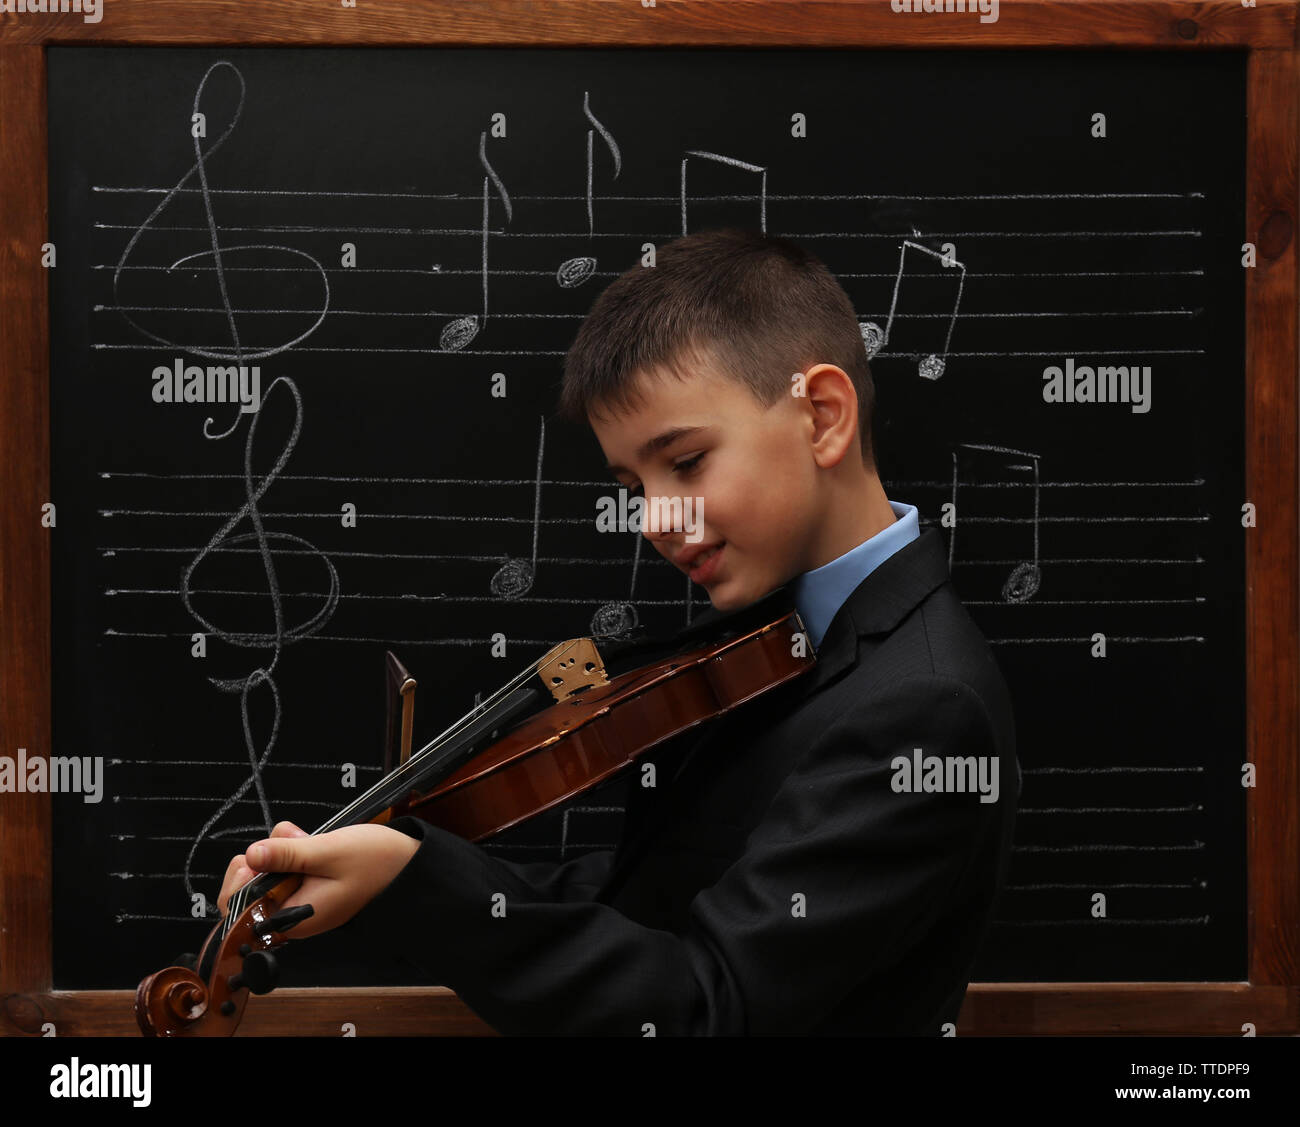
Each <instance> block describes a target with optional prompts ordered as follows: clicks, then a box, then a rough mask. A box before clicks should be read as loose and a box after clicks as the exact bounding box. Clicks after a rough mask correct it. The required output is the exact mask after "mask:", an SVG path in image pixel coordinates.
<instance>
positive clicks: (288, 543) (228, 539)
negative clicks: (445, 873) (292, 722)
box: [180, 376, 339, 915]
mask: <svg viewBox="0 0 1300 1127" xmlns="http://www.w3.org/2000/svg"><path fill="white" fill-rule="evenodd" d="M281 386H283V387H284V388H285V390H286V391H288V392H289V393H290V394H291V395H292V396H293V401H294V420H293V431H292V433H291V434H290V435H289V438H288V440H287V441H286V442H285V444H284V447H283V449H282V450H281V451H280V454H279V457H278V458H276V461H275V464H274V465H273V466H272V467H271V469H269V470H268V471H267V472H266V473H265V474H264V475H263V476H262V478H261V479H260V481H258V482H257V484H256V485H254V481H253V445H254V442H255V441H256V438H257V429H258V425H259V423H260V422H261V420H262V417H263V412H262V410H260V409H259V410H258V411H256V412H254V413H253V416H252V419H253V421H252V423H251V424H250V425H249V428H248V437H247V439H245V442H244V495H245V497H246V500H245V502H244V504H243V505H241V506H240V507H239V508H238V509H237V510H236V511H235V512H234V513H233V514H231V516H230V518H229V519H228V520H227V521H226V522H225V523H224V524H223V525H222V526H221V527H220V528H219V529H218V530H217V532H216V533H215V535H213V537H212V539H211V540H209V541H208V543H207V544H206V545H205V546H204V547H203V548H202V549H201V550H200V551H199V553H198V554H197V555H196V556H195V557H194V558H193V559H192V560H190V562H189V564H188V566H187V567H186V568H185V570H184V571H183V572H182V573H181V585H180V593H181V599H182V601H183V602H184V603H185V609H186V610H188V611H189V612H190V615H191V616H192V617H193V618H194V620H195V621H196V622H197V623H198V624H199V625H200V626H202V627H203V629H204V631H205V632H206V633H207V634H208V635H209V636H211V637H215V638H220V639H222V640H223V641H225V642H228V643H229V644H230V645H233V646H242V647H246V648H252V649H269V650H270V651H271V660H270V661H269V663H266V664H264V665H261V666H259V667H258V668H256V669H254V670H253V671H252V672H251V673H250V674H248V676H247V677H234V678H222V677H208V682H209V683H210V684H211V685H212V686H213V687H214V688H216V689H217V690H218V691H220V692H224V693H238V694H239V709H240V717H241V720H242V728H243V733H244V744H245V748H246V750H247V753H248V764H249V774H248V777H247V778H245V779H244V781H243V782H242V783H241V784H240V785H239V787H238V788H237V789H236V790H235V791H234V792H232V793H231V794H230V795H229V797H227V798H226V800H225V801H224V802H223V803H222V804H221V806H220V808H219V809H218V810H217V811H216V813H214V814H213V815H212V817H211V818H209V819H208V820H207V822H205V823H204V825H203V828H202V829H201V830H200V831H199V833H198V836H197V837H195V839H194V841H193V842H192V844H191V845H190V851H189V854H188V856H187V857H186V858H185V873H184V877H185V888H186V891H187V892H188V893H189V894H190V895H193V894H194V888H193V885H192V883H191V879H190V876H191V872H192V865H193V862H194V855H195V854H196V853H197V852H198V849H199V846H200V845H201V844H202V843H203V841H204V839H205V838H207V837H208V836H209V835H211V836H217V835H215V834H212V829H213V827H214V826H215V825H216V824H217V822H218V821H220V820H221V818H223V817H224V816H225V815H226V813H227V812H228V811H229V810H230V809H231V808H232V807H233V806H234V805H235V804H236V803H237V802H239V801H240V800H241V799H242V798H243V796H244V795H245V794H246V793H247V792H248V791H249V789H250V788H256V790H257V800H258V804H259V805H260V807H261V812H262V820H263V823H264V825H265V829H266V833H267V835H269V834H270V832H271V829H272V827H273V826H274V820H273V819H272V817H271V807H270V803H269V801H268V800H267V796H266V790H265V788H264V787H263V785H262V770H263V768H264V767H265V766H266V762H267V760H268V759H269V758H270V755H271V752H272V750H273V749H274V747H275V741H276V738H277V736H278V735H279V731H280V718H281V708H280V694H279V691H278V689H277V688H276V684H275V679H274V676H273V674H274V673H275V667H276V665H277V664H278V663H279V661H280V652H281V650H282V649H283V648H284V647H285V646H286V645H289V644H292V643H293V642H298V641H301V640H302V639H304V638H306V637H309V636H310V635H312V634H314V633H316V632H317V631H319V630H320V629H321V628H322V627H323V626H324V625H325V623H326V622H328V621H329V619H330V617H331V616H332V615H333V614H334V610H335V608H336V607H337V606H338V601H339V577H338V572H337V571H335V569H334V564H333V562H332V561H331V560H330V559H329V557H328V556H326V555H325V554H324V553H323V552H321V551H319V550H318V549H317V548H316V546H315V545H314V544H311V543H310V542H308V541H307V540H304V539H303V538H302V537H301V536H295V535H293V534H291V533H288V532H273V531H268V530H267V529H266V528H265V526H264V524H263V521H262V515H261V513H260V511H259V509H258V504H257V503H258V501H260V500H261V499H262V496H263V494H265V493H266V491H267V489H268V488H269V487H270V485H271V483H272V482H273V481H274V480H275V479H276V478H277V477H278V476H279V474H280V472H281V471H282V470H283V469H284V467H285V464H286V463H287V462H288V461H289V457H290V455H291V454H292V453H293V449H294V447H295V446H296V445H297V443H298V436H299V434H300V433H301V431H302V417H303V412H302V396H301V394H300V393H299V391H298V388H297V385H296V384H295V383H294V382H293V380H291V379H289V377H287V376H280V377H278V378H277V379H276V380H275V381H273V382H272V384H271V386H270V387H269V388H268V389H267V392H266V395H265V396H264V397H263V400H262V406H263V407H265V405H266V402H267V400H269V399H270V398H271V397H272V396H273V395H274V394H275V390H276V388H278V387H281ZM245 519H247V520H248V522H249V523H250V524H251V525H252V528H253V531H252V532H245V533H241V534H239V535H232V533H233V531H234V529H235V528H236V527H237V526H238V525H239V523H240V522H241V521H243V520H245ZM275 543H279V544H282V545H284V546H285V547H286V548H290V549H293V550H295V551H296V552H297V554H299V555H301V554H302V553H301V549H304V548H305V549H306V550H307V552H308V553H309V554H310V555H313V556H314V557H315V558H316V559H318V560H320V561H321V563H323V564H324V567H325V574H326V577H327V579H328V591H327V592H326V593H325V594H324V595H322V596H321V605H320V608H319V609H318V610H317V611H316V613H315V614H313V615H312V616H311V617H310V618H306V619H304V620H303V621H302V622H300V623H298V624H296V625H293V624H289V623H287V622H286V621H285V612H284V607H283V603H282V598H281V591H280V580H279V576H278V574H277V572H276V567H275V559H274V554H273V550H272V545H273V544H275ZM241 544H256V545H257V551H258V557H259V561H260V563H261V566H262V570H263V572H264V573H265V577H266V596H267V598H268V599H269V601H270V609H271V612H272V618H273V622H274V627H273V629H271V630H268V631H247V630H243V631H240V630H228V629H224V628H222V627H221V626H219V625H218V624H217V623H215V622H212V621H211V620H209V619H208V618H206V617H205V616H204V615H202V614H200V613H199V611H198V610H197V609H196V608H195V606H194V599H193V595H194V586H193V585H194V573H195V571H196V570H198V568H199V567H200V566H202V564H203V563H204V561H205V560H207V559H208V558H209V557H210V556H212V554H213V553H215V552H220V551H225V550H227V549H233V548H236V547H238V546H239V545H241ZM223 575H228V569H227V571H226V572H223ZM227 582H228V578H227ZM262 687H265V688H266V689H267V691H268V692H269V693H270V697H271V732H270V735H269V736H268V737H267V740H266V743H265V745H264V746H263V747H262V748H261V750H260V752H259V750H258V748H257V746H256V741H255V739H254V736H253V728H252V719H251V717H250V714H249V713H250V709H249V698H250V695H251V694H252V692H253V690H255V689H259V688H262ZM244 828H245V829H246V828H247V827H244ZM208 914H209V915H215V914H217V909H216V906H215V905H213V904H209V905H208Z"/></svg>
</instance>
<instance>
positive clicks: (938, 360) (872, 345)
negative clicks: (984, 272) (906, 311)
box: [861, 239, 966, 380]
mask: <svg viewBox="0 0 1300 1127" xmlns="http://www.w3.org/2000/svg"><path fill="white" fill-rule="evenodd" d="M909 248H911V249H912V250H917V251H920V252H922V253H923V254H928V255H929V256H930V257H931V258H934V259H936V260H937V261H939V262H940V263H942V264H943V265H944V267H945V268H947V269H952V268H954V267H955V268H956V269H957V270H958V272H959V276H958V280H957V297H956V300H955V301H953V303H952V313H951V314H949V316H948V332H947V333H946V334H945V335H944V339H943V353H942V355H941V354H939V353H934V352H931V353H929V354H927V355H925V356H923V357H921V359H920V360H919V361H918V363H917V374H918V375H919V376H921V377H922V378H923V379H927V380H937V379H938V378H939V377H940V376H942V375H943V373H944V370H945V369H946V368H947V365H948V349H949V347H950V346H951V344H952V330H953V326H954V325H956V324H957V310H958V309H959V308H960V306H961V294H962V290H963V288H964V287H965V285H966V267H965V266H964V265H963V264H962V263H960V262H958V261H957V260H956V259H955V258H949V257H947V256H945V255H942V254H940V253H939V252H938V251H934V250H931V249H930V248H929V247H927V246H923V245H922V244H920V243H914V242H912V240H911V239H904V240H903V245H902V247H901V249H900V250H899V252H898V273H897V275H896V277H895V278H894V296H893V298H892V299H891V300H890V302H889V318H888V320H887V321H886V322H885V327H884V328H883V329H882V328H881V327H880V326H879V325H878V324H877V323H876V322H874V321H866V322H864V323H863V324H862V325H861V329H862V343H863V344H864V345H866V348H867V358H868V359H870V358H871V357H873V356H875V355H876V353H878V352H880V351H881V349H883V348H884V347H885V346H886V345H888V344H889V338H890V333H891V332H892V331H893V328H894V314H895V312H896V311H897V309H898V291H899V290H900V288H901V287H902V284H903V268H904V265H905V263H906V261H907V251H908V249H909ZM916 316H925V314H916Z"/></svg>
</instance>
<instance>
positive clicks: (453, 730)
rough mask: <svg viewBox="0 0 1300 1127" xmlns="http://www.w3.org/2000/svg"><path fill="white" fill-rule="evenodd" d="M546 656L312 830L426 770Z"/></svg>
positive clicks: (321, 828)
mask: <svg viewBox="0 0 1300 1127" xmlns="http://www.w3.org/2000/svg"><path fill="white" fill-rule="evenodd" d="M581 640H582V639H580V638H570V639H569V641H568V642H566V643H564V649H562V650H561V651H560V652H559V653H558V654H556V655H555V656H556V657H557V658H559V657H563V656H564V655H565V654H567V653H568V652H569V650H570V649H572V648H573V647H574V646H576V645H577V644H578V643H579V642H580V641H581ZM548 652H550V651H548ZM545 657H546V655H545V654H543V655H542V657H541V658H538V659H537V660H536V661H534V662H533V663H532V665H531V666H526V667H525V668H524V669H523V670H522V671H521V672H520V673H519V674H518V675H517V676H516V677H514V678H513V679H512V680H510V681H508V682H507V683H506V684H505V685H503V686H501V688H499V689H498V690H497V691H496V692H494V693H493V694H492V695H491V696H490V697H488V699H487V700H485V701H482V702H481V703H479V704H477V705H475V706H474V707H473V708H471V709H470V710H469V711H468V712H467V713H465V715H464V716H462V717H461V718H460V719H459V720H456V721H453V723H452V724H451V726H450V727H449V728H447V729H446V731H444V732H442V733H441V734H440V735H437V736H435V737H434V738H433V739H432V740H430V741H429V742H428V743H427V744H425V745H424V747H422V748H421V749H420V750H419V751H416V752H412V753H411V755H410V756H408V757H407V760H406V762H405V763H403V764H401V765H400V766H399V767H397V768H395V769H394V770H393V771H390V772H389V773H388V774H387V775H385V776H384V777H383V778H382V779H380V780H379V781H378V782H377V783H375V785H374V786H372V787H371V788H370V789H369V790H367V791H366V792H365V793H364V794H362V795H361V796H359V797H358V798H357V799H356V800H355V801H354V802H352V803H351V804H350V805H349V806H346V807H345V808H344V809H342V810H340V811H338V813H336V814H334V815H333V816H332V817H330V818H328V819H326V821H325V822H324V823H322V824H321V825H320V826H319V827H317V829H315V830H313V831H312V833H313V835H315V834H317V833H325V832H328V831H327V830H326V829H325V827H326V826H330V825H331V823H337V822H338V821H339V819H341V818H343V817H345V816H347V815H349V814H351V813H352V812H353V811H354V810H356V809H357V808H359V807H362V806H364V805H365V804H366V802H367V800H368V799H369V798H371V797H372V796H373V795H374V794H375V793H376V792H377V791H379V790H381V789H382V788H384V787H386V786H388V785H389V784H391V783H394V782H400V781H401V779H402V778H404V777H405V776H406V775H409V774H413V773H414V772H416V771H417V770H418V769H420V768H421V767H422V764H423V760H424V759H425V758H426V757H427V756H429V755H431V754H432V753H433V752H435V751H437V750H439V749H440V748H441V747H442V746H443V745H444V744H446V743H447V742H448V741H449V740H451V739H452V738H453V737H454V736H455V735H457V734H459V733H460V732H461V731H463V730H464V729H465V728H467V727H468V726H469V725H470V723H472V722H473V720H474V718H475V717H477V716H479V715H480V714H482V713H483V712H486V711H487V710H488V709H490V708H491V707H492V706H493V705H495V704H496V703H497V702H498V701H499V700H501V699H502V698H504V697H506V696H508V695H509V694H510V693H513V692H514V691H515V689H517V688H518V687H519V686H520V685H522V684H523V683H524V682H525V681H527V680H528V679H530V678H532V677H534V676H536V674H537V672H538V666H539V665H540V664H541V662H542V660H543V659H544V658H545Z"/></svg>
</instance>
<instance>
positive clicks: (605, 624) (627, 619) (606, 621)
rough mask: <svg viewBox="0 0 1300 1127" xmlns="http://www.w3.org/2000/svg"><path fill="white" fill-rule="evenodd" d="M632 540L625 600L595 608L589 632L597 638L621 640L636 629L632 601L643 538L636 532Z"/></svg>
mask: <svg viewBox="0 0 1300 1127" xmlns="http://www.w3.org/2000/svg"><path fill="white" fill-rule="evenodd" d="M634 538H635V540H636V544H635V546H634V547H633V549H632V581H631V583H630V584H629V585H628V591H627V599H619V600H615V601H613V602H608V603H602V604H601V605H600V606H599V607H597V608H596V613H595V614H593V615H592V616H591V632H592V634H594V635H595V636H596V637H598V638H599V637H603V638H622V637H625V636H627V635H628V634H630V633H631V632H632V631H633V630H635V629H636V628H637V623H638V622H639V618H638V616H637V612H636V604H635V603H634V602H632V599H634V598H635V597H636V573H637V567H638V565H639V564H640V563H641V542H642V541H643V540H644V539H645V537H644V536H643V535H642V534H641V533H640V532H637V533H635V535H634Z"/></svg>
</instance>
